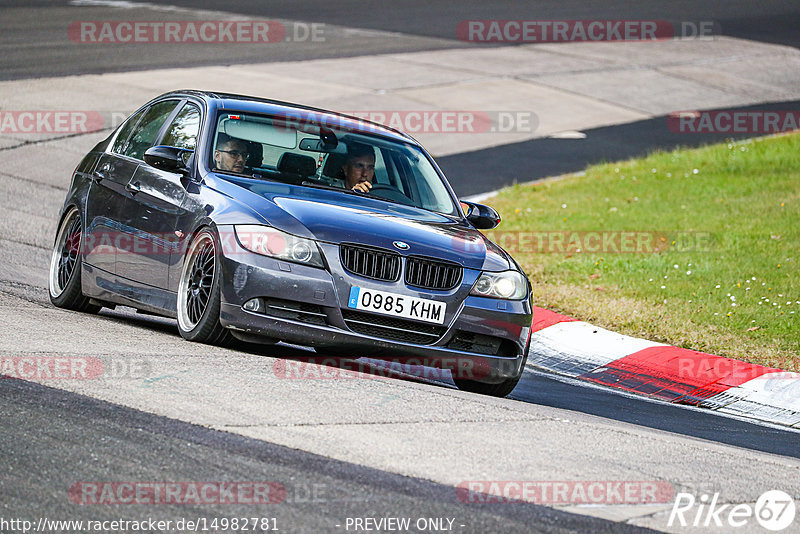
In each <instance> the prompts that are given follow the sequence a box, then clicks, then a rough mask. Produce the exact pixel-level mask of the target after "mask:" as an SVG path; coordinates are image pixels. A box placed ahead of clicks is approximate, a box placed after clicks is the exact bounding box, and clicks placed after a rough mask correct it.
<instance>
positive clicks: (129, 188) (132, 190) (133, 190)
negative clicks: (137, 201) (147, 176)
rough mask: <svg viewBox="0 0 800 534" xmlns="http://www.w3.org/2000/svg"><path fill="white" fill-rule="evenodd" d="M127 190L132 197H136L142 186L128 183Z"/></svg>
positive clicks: (136, 183)
mask: <svg viewBox="0 0 800 534" xmlns="http://www.w3.org/2000/svg"><path fill="white" fill-rule="evenodd" d="M125 189H126V190H127V191H128V192H129V193H130V194H131V195H135V194H136V193H138V192H139V191H141V190H142V184H140V183H139V182H128V185H126V186H125Z"/></svg>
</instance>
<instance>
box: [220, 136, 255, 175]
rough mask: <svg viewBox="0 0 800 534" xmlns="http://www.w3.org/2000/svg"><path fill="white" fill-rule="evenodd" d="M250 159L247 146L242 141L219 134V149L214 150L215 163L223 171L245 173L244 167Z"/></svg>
mask: <svg viewBox="0 0 800 534" xmlns="http://www.w3.org/2000/svg"><path fill="white" fill-rule="evenodd" d="M249 158H250V153H249V152H248V150H247V144H246V143H245V142H244V141H242V140H241V139H236V138H235V137H230V136H229V135H225V134H219V138H218V139H217V148H216V150H214V161H215V162H216V164H217V168H218V169H220V170H222V171H233V172H239V173H241V172H244V166H245V165H246V164H247V160H248V159H249Z"/></svg>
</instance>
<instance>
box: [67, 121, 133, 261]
mask: <svg viewBox="0 0 800 534" xmlns="http://www.w3.org/2000/svg"><path fill="white" fill-rule="evenodd" d="M146 111H147V109H141V110H139V111H138V112H136V113H134V114H133V115H131V117H130V118H129V119H128V120H127V121H126V122H125V123H124V124H123V125H122V127H121V128H120V131H119V133H118V134H117V137H116V139H115V140H114V144H113V145H112V146H111V149H110V150H108V151H106V153H105V154H103V155H102V156H101V157H100V159H99V160H98V162H97V165H96V166H95V169H94V172H93V173H92V174H91V179H92V182H93V183H92V185H91V188H90V190H89V194H88V196H87V198H86V238H85V249H86V255H85V257H84V260H83V261H84V262H86V263H87V264H89V265H93V266H94V267H97V268H99V269H102V270H104V271H106V272H108V273H116V256H117V248H118V247H119V245H120V241H121V240H120V238H121V237H123V236H125V230H124V229H123V227H122V221H121V218H120V215H121V214H122V213H124V210H125V204H126V202H127V198H128V196H129V194H128V192H127V191H126V189H125V186H126V185H127V184H128V182H130V180H131V178H132V177H133V175H134V173H135V172H136V169H137V168H138V167H139V163H140V162H139V161H138V160H136V159H133V158H130V157H127V156H125V155H124V152H125V147H126V146H127V142H128V140H129V139H130V137H131V133H132V132H133V130H134V129H135V128H136V126H137V125H138V124H139V121H140V120H141V119H142V116H143V115H144V114H145V112H146Z"/></svg>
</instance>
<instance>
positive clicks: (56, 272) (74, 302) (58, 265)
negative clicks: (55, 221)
mask: <svg viewBox="0 0 800 534" xmlns="http://www.w3.org/2000/svg"><path fill="white" fill-rule="evenodd" d="M82 235H83V226H82V224H81V213H80V212H79V211H78V209H77V208H71V209H70V210H69V211H68V212H67V214H66V215H64V218H63V219H61V224H60V225H59V227H58V232H57V233H56V241H55V244H54V245H53V253H52V254H51V256H50V282H49V284H48V285H49V288H50V302H52V303H53V304H54V305H56V306H58V307H59V308H66V309H68V310H75V311H81V312H88V313H97V312H98V311H100V308H101V306H97V305H95V304H92V303H91V302H89V299H88V298H87V297H85V296H84V295H83V293H82V292H81V265H82V264H83V259H82V256H81V242H82Z"/></svg>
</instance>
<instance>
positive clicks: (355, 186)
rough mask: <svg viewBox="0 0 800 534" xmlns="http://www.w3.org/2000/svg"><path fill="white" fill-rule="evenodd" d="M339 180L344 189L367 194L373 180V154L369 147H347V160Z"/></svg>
mask: <svg viewBox="0 0 800 534" xmlns="http://www.w3.org/2000/svg"><path fill="white" fill-rule="evenodd" d="M340 178H342V179H343V181H344V187H345V188H347V189H351V190H353V191H358V192H359V193H369V190H370V189H372V180H374V179H375V152H374V150H373V149H372V147H371V146H369V145H365V144H362V143H353V144H350V145H349V146H348V147H347V159H346V160H345V162H344V165H342V172H341V173H340Z"/></svg>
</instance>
